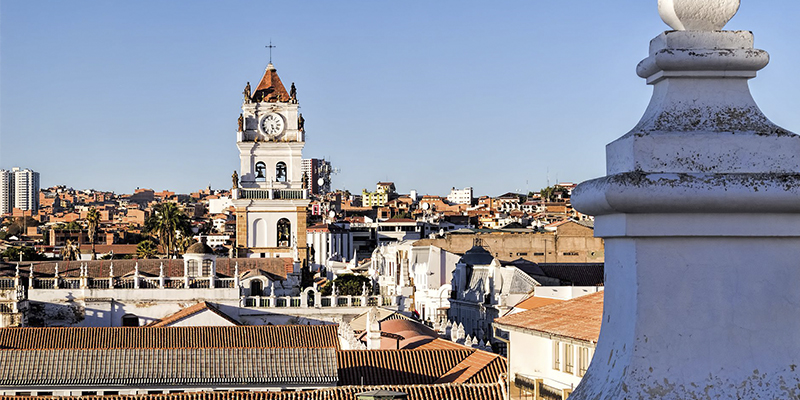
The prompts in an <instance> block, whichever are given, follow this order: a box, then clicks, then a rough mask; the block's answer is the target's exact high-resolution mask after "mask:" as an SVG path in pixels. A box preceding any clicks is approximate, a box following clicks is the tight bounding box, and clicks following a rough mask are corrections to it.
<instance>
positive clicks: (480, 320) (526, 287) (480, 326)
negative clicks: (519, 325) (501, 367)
mask: <svg viewBox="0 0 800 400" xmlns="http://www.w3.org/2000/svg"><path fill="white" fill-rule="evenodd" d="M451 285H452V295H451V298H450V310H449V311H448V317H449V319H450V321H452V322H453V323H454V324H460V325H462V326H463V327H464V331H465V333H466V334H467V335H470V336H472V337H477V338H478V339H480V340H484V341H485V342H486V341H489V339H491V335H490V333H491V323H492V321H493V320H494V319H495V318H497V317H499V316H501V315H504V314H505V313H506V312H507V311H508V310H510V309H511V308H512V307H513V306H514V305H515V304H517V303H519V302H520V301H521V300H522V299H524V298H525V297H527V295H528V293H530V292H531V291H533V288H534V286H536V285H539V283H538V282H537V281H536V280H535V279H533V278H532V277H531V276H529V275H528V274H526V273H525V272H523V271H522V270H521V269H519V268H517V267H515V266H513V265H503V264H501V263H500V261H498V260H497V259H495V258H494V257H493V256H492V254H491V253H489V251H487V250H486V249H485V248H483V247H482V245H481V243H480V240H478V239H476V243H475V246H473V247H472V248H471V249H469V250H468V251H467V252H466V253H464V256H462V257H461V259H460V260H459V261H458V263H457V264H456V268H455V271H453V279H452V281H451Z"/></svg>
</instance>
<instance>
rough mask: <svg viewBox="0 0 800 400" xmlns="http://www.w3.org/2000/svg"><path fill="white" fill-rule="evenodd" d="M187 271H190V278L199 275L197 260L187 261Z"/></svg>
mask: <svg viewBox="0 0 800 400" xmlns="http://www.w3.org/2000/svg"><path fill="white" fill-rule="evenodd" d="M186 270H187V271H189V276H194V274H196V273H197V260H187V261H186Z"/></svg>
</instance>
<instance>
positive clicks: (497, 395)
mask: <svg viewBox="0 0 800 400" xmlns="http://www.w3.org/2000/svg"><path fill="white" fill-rule="evenodd" d="M370 390H390V391H396V392H403V393H407V394H408V400H442V399H446V400H478V399H479V400H504V399H505V391H504V390H503V387H502V384H499V383H492V384H444V385H382V386H340V387H334V388H326V389H317V390H308V391H301V392H294V391H287V392H191V393H175V394H149V395H129V396H126V395H107V396H80V397H78V396H65V397H56V398H55V399H59V400H71V399H78V398H81V399H87V398H88V399H96V400H135V399H142V400H356V396H355V395H356V394H358V393H363V392H367V391H370ZM2 398H3V399H23V398H22V397H14V396H6V397H2ZM26 399H30V397H26Z"/></svg>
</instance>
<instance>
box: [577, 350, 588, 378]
mask: <svg viewBox="0 0 800 400" xmlns="http://www.w3.org/2000/svg"><path fill="white" fill-rule="evenodd" d="M589 360H590V359H589V348H588V347H579V348H578V376H584V375H586V370H587V369H589Z"/></svg>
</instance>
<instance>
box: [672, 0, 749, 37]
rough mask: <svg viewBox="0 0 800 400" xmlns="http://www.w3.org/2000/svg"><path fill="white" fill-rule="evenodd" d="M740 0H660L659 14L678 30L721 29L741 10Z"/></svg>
mask: <svg viewBox="0 0 800 400" xmlns="http://www.w3.org/2000/svg"><path fill="white" fill-rule="evenodd" d="M739 3H740V0H658V14H659V15H661V19H662V20H663V21H664V22H665V23H666V24H667V25H669V26H670V27H672V29H674V30H676V31H719V30H722V28H723V27H725V24H727V23H728V21H730V20H731V18H733V16H734V15H736V12H737V11H739Z"/></svg>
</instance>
